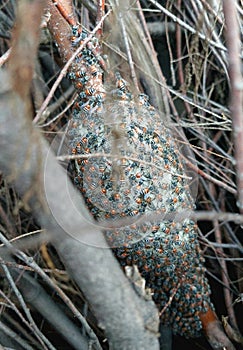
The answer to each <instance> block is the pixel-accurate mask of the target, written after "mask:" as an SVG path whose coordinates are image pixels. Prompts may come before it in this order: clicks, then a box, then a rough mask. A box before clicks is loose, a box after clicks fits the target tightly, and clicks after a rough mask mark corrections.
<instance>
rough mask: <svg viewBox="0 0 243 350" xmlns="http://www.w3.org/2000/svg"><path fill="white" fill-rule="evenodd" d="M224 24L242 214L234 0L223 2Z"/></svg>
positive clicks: (240, 84) (241, 81)
mask: <svg viewBox="0 0 243 350" xmlns="http://www.w3.org/2000/svg"><path fill="white" fill-rule="evenodd" d="M223 10H224V16H225V22H226V26H227V27H226V31H225V37H226V42H227V47H228V60H229V76H230V83H231V102H230V109H231V114H232V120H233V135H234V146H235V161H236V172H237V187H238V188H237V193H238V202H237V205H238V208H239V210H240V212H241V213H243V142H242V140H243V78H242V73H241V65H242V63H241V59H240V53H241V49H240V43H241V41H240V30H239V24H238V20H237V9H236V1H235V0H224V1H223Z"/></svg>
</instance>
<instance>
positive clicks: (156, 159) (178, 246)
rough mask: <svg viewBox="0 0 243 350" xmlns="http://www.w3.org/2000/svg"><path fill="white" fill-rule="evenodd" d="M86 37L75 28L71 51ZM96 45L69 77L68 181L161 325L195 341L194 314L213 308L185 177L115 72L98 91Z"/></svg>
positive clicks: (151, 114)
mask: <svg viewBox="0 0 243 350" xmlns="http://www.w3.org/2000/svg"><path fill="white" fill-rule="evenodd" d="M86 36H87V33H86V32H85V31H83V32H82V33H81V34H79V32H78V31H77V28H76V27H74V28H73V36H72V38H71V40H72V42H73V46H74V47H75V46H78V45H80V43H82V41H83V40H84V39H85V37H86ZM97 45H98V44H97V42H96V39H95V38H94V39H93V40H91V41H90V42H89V45H88V46H86V47H85V48H84V49H83V51H82V52H81V54H80V55H79V56H78V57H77V58H76V62H75V64H74V65H73V66H72V68H71V70H70V73H69V77H70V79H71V80H72V81H73V83H74V85H75V87H76V89H77V92H78V98H77V101H76V103H75V106H74V109H73V112H72V121H71V127H70V131H69V138H70V150H71V153H72V154H73V155H76V156H78V157H77V159H75V160H74V161H72V162H73V163H72V176H73V179H74V183H75V185H76V186H77V188H78V189H79V190H80V192H81V193H82V195H83V197H84V199H85V201H86V204H87V206H88V208H89V210H90V212H91V213H92V215H93V216H94V218H95V219H96V220H97V221H98V222H99V223H100V225H101V226H102V225H103V227H104V225H105V224H106V223H107V222H108V223H109V227H113V228H109V229H107V228H106V229H104V233H105V236H106V239H107V241H108V243H109V245H110V246H111V247H112V248H113V251H114V254H115V256H116V257H117V259H118V260H119V262H120V264H121V265H122V266H125V265H133V264H136V265H137V266H138V268H139V271H140V273H141V275H142V276H143V277H144V278H145V280H146V285H147V287H149V288H151V290H152V292H153V298H154V301H155V303H156V304H157V306H158V308H159V310H160V311H161V320H162V322H163V323H164V324H167V325H171V326H172V328H173V331H174V333H176V334H181V335H183V336H186V337H190V336H198V335H200V332H201V330H202V324H201V321H200V313H201V312H207V310H208V309H209V308H210V309H213V305H212V304H211V302H210V297H209V295H210V288H209V285H208V282H207V279H206V277H205V275H204V273H205V270H204V267H203V258H202V256H201V253H200V248H199V243H198V239H197V226H196V225H195V223H194V222H193V221H192V220H190V218H188V217H186V216H185V212H186V211H190V210H191V209H193V200H192V197H191V194H190V188H189V182H190V179H189V178H188V177H187V176H186V174H185V170H184V167H183V164H182V161H181V159H180V153H179V149H178V147H177V144H176V142H175V141H174V139H173V137H172V133H171V132H170V131H169V130H168V129H167V128H166V127H165V126H164V125H163V123H162V118H161V116H160V115H159V113H157V111H156V110H155V109H154V108H153V106H151V105H150V103H149V101H148V97H147V96H146V95H144V94H139V95H138V96H133V95H132V94H131V93H130V91H129V88H128V84H127V82H126V81H125V80H124V79H122V77H121V75H120V74H119V73H116V74H115V76H114V88H113V89H106V90H105V89H104V87H103V82H102V77H103V70H102V67H101V60H103V58H102V57H101V56H99V55H96V54H95V51H96V49H97ZM79 156H80V158H79ZM153 215H155V216H154V218H153Z"/></svg>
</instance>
